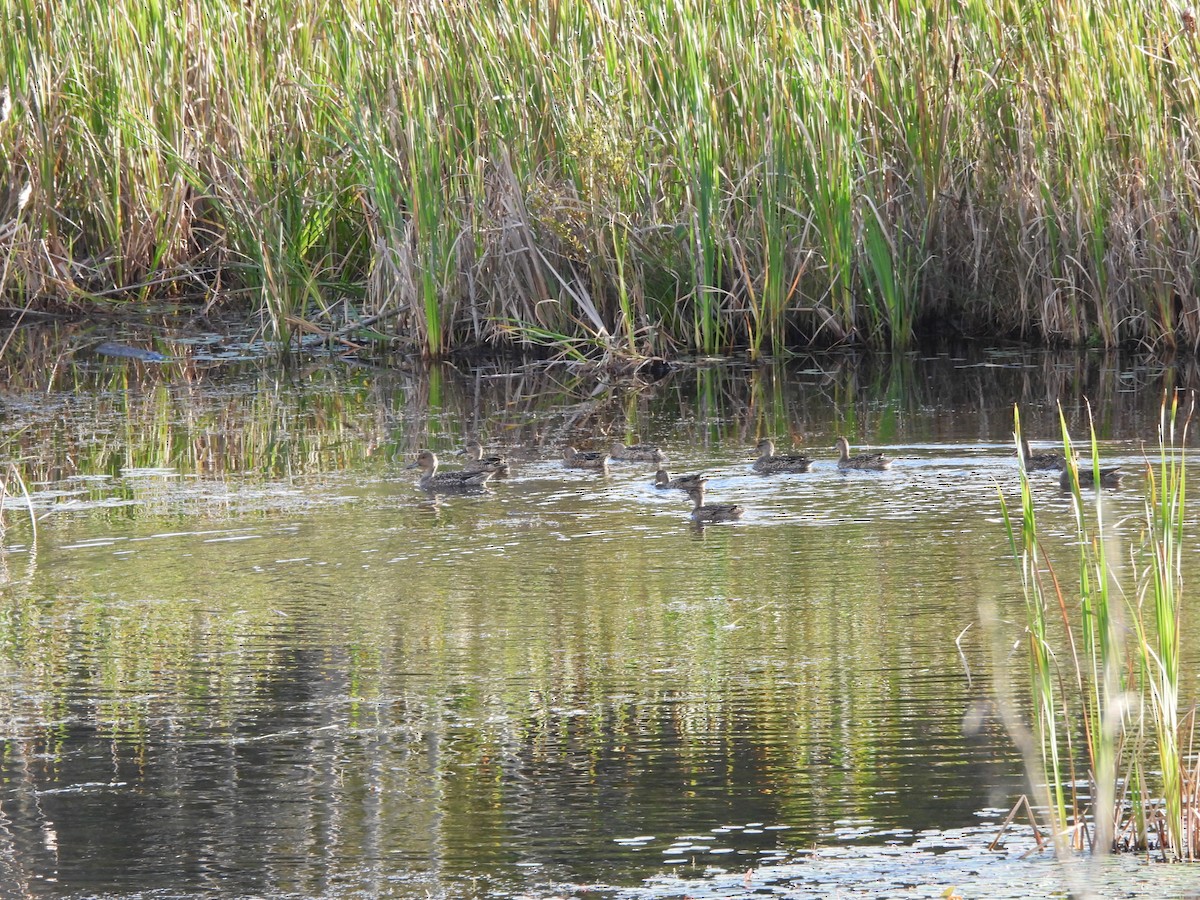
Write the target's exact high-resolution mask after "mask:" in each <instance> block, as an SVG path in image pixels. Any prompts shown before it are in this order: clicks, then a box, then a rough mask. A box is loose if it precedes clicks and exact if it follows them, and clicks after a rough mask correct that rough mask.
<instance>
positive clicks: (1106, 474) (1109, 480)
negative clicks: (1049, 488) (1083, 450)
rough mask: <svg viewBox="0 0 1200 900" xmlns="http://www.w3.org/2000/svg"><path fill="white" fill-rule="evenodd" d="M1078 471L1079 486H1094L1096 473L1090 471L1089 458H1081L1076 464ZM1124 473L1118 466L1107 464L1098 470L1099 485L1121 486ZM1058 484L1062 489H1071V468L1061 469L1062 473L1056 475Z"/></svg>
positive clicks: (1107, 486)
mask: <svg viewBox="0 0 1200 900" xmlns="http://www.w3.org/2000/svg"><path fill="white" fill-rule="evenodd" d="M1076 469H1077V471H1078V472H1079V486H1080V487H1081V488H1090V487H1095V486H1096V473H1095V472H1093V471H1092V464H1091V462H1090V461H1089V460H1086V459H1085V460H1081V461H1080V462H1079V463H1078V465H1077V466H1076ZM1124 477H1125V475H1124V473H1123V472H1122V471H1121V467H1120V466H1107V467H1105V468H1102V469H1101V470H1100V487H1106V488H1115V487H1120V486H1121V479H1122V478H1124ZM1058 483H1059V486H1060V487H1061V488H1062V489H1063V490H1064V491H1069V490H1071V470H1070V469H1063V473H1062V475H1060V476H1058Z"/></svg>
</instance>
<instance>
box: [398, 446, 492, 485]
mask: <svg viewBox="0 0 1200 900" xmlns="http://www.w3.org/2000/svg"><path fill="white" fill-rule="evenodd" d="M405 468H406V469H420V470H421V477H420V478H419V479H418V480H417V485H418V486H419V487H420V488H421V490H423V491H430V492H432V493H438V492H451V491H475V490H479V489H481V488H483V486H484V485H486V484H487V482H488V479H489V478H491V477H492V473H491V472H439V471H438V470H437V468H438V458H437V454H435V453H434V452H433V451H432V450H422V451H421V452H420V453H418V454H417V461H416V462H414V463H410V464H409V465H407V466H405Z"/></svg>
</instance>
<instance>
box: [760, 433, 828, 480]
mask: <svg viewBox="0 0 1200 900" xmlns="http://www.w3.org/2000/svg"><path fill="white" fill-rule="evenodd" d="M754 449H755V450H757V451H758V459H756V460H755V461H754V465H753V466H751V467H750V468H752V469H753V470H754V471H755V472H758V473H759V474H760V475H771V474H774V473H775V472H807V471H808V470H809V469H811V468H812V464H813V460H812V458H811V457H809V456H802V455H800V454H798V453H784V454H782V455H780V456H776V455H775V442H774V441H772V440H771V439H770V438H763V439H762V440H761V441H759V442H758V446H757V447H755V448H754Z"/></svg>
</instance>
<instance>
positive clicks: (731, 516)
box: [687, 485, 746, 525]
mask: <svg viewBox="0 0 1200 900" xmlns="http://www.w3.org/2000/svg"><path fill="white" fill-rule="evenodd" d="M687 495H688V496H689V497H691V498H692V521H693V522H695V523H697V524H699V525H705V524H708V523H709V522H734V521H737V520H738V519H740V518H741V517H742V515H743V513H745V512H746V510H745V509H744V508H743V507H741V506H738V505H737V504H736V503H705V502H704V485H693V486H692V487H690V488H688V489H687Z"/></svg>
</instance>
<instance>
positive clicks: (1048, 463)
mask: <svg viewBox="0 0 1200 900" xmlns="http://www.w3.org/2000/svg"><path fill="white" fill-rule="evenodd" d="M1021 456H1022V458H1023V459H1024V460H1025V471H1026V472H1039V471H1049V470H1051V469H1053V470H1055V471H1057V470H1059V469H1065V468H1066V467H1067V460H1066V457H1064V456H1063V455H1062V454H1061V453H1055V452H1053V451H1049V450H1047V451H1044V452H1040V453H1034V452H1033V451H1032V450H1030V449H1029V441H1027V440H1025V438H1021Z"/></svg>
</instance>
